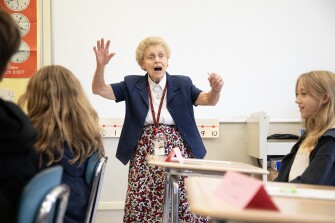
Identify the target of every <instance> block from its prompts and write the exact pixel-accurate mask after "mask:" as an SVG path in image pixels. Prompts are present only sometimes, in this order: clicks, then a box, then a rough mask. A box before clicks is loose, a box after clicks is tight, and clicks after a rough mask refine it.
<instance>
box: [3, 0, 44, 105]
mask: <svg viewBox="0 0 335 223" xmlns="http://www.w3.org/2000/svg"><path fill="white" fill-rule="evenodd" d="M0 7H1V8H2V9H4V10H6V11H7V12H9V13H10V14H11V15H12V17H13V19H14V20H15V21H16V22H17V24H18V26H19V29H20V35H21V44H20V48H19V50H18V51H17V52H16V54H14V55H13V57H12V58H11V60H10V63H9V66H8V69H7V70H6V72H5V75H4V79H3V80H2V82H1V83H0V97H1V98H3V99H5V100H10V101H17V99H18V97H19V96H20V95H21V94H23V92H24V91H25V88H26V85H27V83H28V81H29V77H31V76H32V75H33V74H34V73H35V71H36V70H37V67H38V52H39V50H38V47H37V46H38V44H37V42H38V30H37V29H38V10H37V0H0Z"/></svg>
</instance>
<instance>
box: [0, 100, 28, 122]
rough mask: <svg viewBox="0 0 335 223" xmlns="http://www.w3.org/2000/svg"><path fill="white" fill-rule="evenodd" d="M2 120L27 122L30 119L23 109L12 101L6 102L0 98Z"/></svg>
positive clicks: (0, 117) (0, 116)
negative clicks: (22, 120)
mask: <svg viewBox="0 0 335 223" xmlns="http://www.w3.org/2000/svg"><path fill="white" fill-rule="evenodd" d="M0 110H1V112H0V119H6V120H7V121H8V120H10V119H14V120H18V119H19V120H20V119H24V120H27V119H28V118H27V117H26V115H25V114H24V112H23V111H22V109H21V108H20V107H19V106H17V105H16V104H14V103H13V102H10V101H5V100H3V99H1V98H0Z"/></svg>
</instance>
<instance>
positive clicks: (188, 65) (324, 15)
mask: <svg viewBox="0 0 335 223" xmlns="http://www.w3.org/2000/svg"><path fill="white" fill-rule="evenodd" d="M334 12H335V1H333V0H294V1H292V0H271V1H269V0H252V1H251V0H206V1H204V0H169V1H165V0H142V1H137V0H123V1H118V0H95V1H82V0H54V1H52V27H53V31H52V40H53V46H54V50H53V62H54V63H55V64H61V65H64V66H66V67H67V68H69V69H70V70H71V71H73V73H74V74H75V75H76V76H77V77H78V79H79V80H80V81H81V83H82V85H83V87H84V89H85V91H86V93H87V95H88V96H89V99H90V101H91V102H92V104H93V106H94V108H95V109H96V110H97V111H98V113H99V116H100V117H106V118H108V117H116V118H123V117H124V113H125V109H124V103H115V102H113V101H110V100H107V99H104V98H102V97H100V96H97V95H93V94H92V90H91V84H92V78H93V73H94V71H95V65H96V62H95V55H94V52H93V46H94V45H96V41H97V40H98V39H100V38H101V37H104V38H105V39H109V40H111V46H110V48H111V51H113V52H116V55H115V57H113V58H112V60H111V61H110V63H109V64H108V66H107V67H106V70H105V80H106V82H107V83H114V82H120V81H122V80H123V78H124V76H126V75H144V74H145V72H143V71H142V70H141V68H140V67H139V66H138V65H137V63H136V60H135V50H136V47H137V45H138V43H139V42H140V41H141V40H142V39H143V38H144V37H147V36H152V35H158V36H161V37H163V38H164V39H165V40H166V41H167V42H168V44H169V46H170V48H171V52H172V54H171V58H170V59H169V66H168V69H167V72H168V73H170V74H171V75H186V76H189V77H190V78H191V79H192V81H193V84H194V85H195V86H197V87H198V88H200V89H202V90H204V91H209V90H210V87H209V83H208V81H207V76H208V75H207V73H208V72H216V73H218V74H220V75H222V77H223V79H224V81H225V85H224V86H223V89H222V94H221V99H220V101H219V103H218V104H217V105H216V106H215V107H212V106H198V107H196V108H194V111H195V116H196V119H202V118H214V119H219V120H220V121H227V122H229V121H233V122H235V121H244V122H245V121H246V119H247V117H248V116H249V115H250V113H253V112H258V111H264V112H266V113H267V114H268V115H269V116H270V119H271V121H290V120H293V121H299V120H300V113H299V109H298V107H297V105H296V104H295V89H294V87H295V82H296V79H297V77H298V76H299V75H300V74H302V73H304V72H308V71H311V70H330V71H333V72H335V62H334V58H335V56H334V52H335V41H334V40H335V28H334V27H335V13H334Z"/></svg>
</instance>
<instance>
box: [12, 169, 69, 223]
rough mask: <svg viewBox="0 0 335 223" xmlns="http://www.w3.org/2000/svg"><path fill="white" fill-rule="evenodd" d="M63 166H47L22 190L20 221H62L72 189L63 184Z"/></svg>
mask: <svg viewBox="0 0 335 223" xmlns="http://www.w3.org/2000/svg"><path fill="white" fill-rule="evenodd" d="M62 174H63V167H61V166H55V167H50V168H47V169H45V170H43V171H41V172H40V173H38V174H37V175H35V176H34V177H33V178H32V179H31V180H30V181H29V182H28V184H27V185H26V186H25V188H24V189H23V192H22V196H21V200H20V205H19V213H18V223H46V222H48V223H50V222H52V223H62V222H63V217H64V213H65V210H66V206H67V202H68V197H69V193H70V189H69V187H68V186H67V185H65V184H61V179H62Z"/></svg>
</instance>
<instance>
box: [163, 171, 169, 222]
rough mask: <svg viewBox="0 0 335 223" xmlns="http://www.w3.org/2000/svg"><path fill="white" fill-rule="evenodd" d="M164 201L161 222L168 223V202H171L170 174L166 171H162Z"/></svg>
mask: <svg viewBox="0 0 335 223" xmlns="http://www.w3.org/2000/svg"><path fill="white" fill-rule="evenodd" d="M164 175H165V182H164V202H163V223H169V218H170V204H171V200H170V199H171V176H170V174H168V173H167V172H165V173H164Z"/></svg>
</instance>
